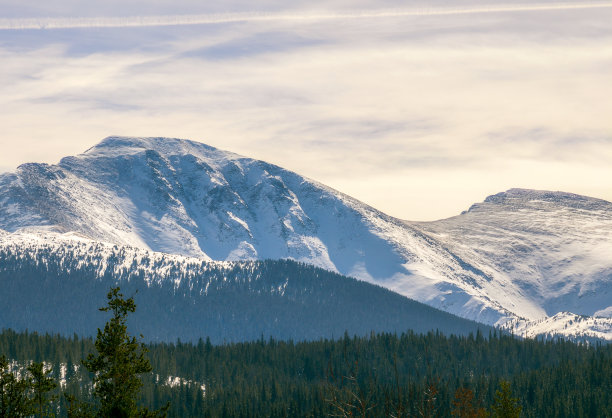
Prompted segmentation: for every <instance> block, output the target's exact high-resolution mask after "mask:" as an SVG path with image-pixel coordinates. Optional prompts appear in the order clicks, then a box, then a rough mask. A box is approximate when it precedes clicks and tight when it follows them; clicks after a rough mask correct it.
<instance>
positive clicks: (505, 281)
mask: <svg viewBox="0 0 612 418" xmlns="http://www.w3.org/2000/svg"><path fill="white" fill-rule="evenodd" d="M0 191H1V192H2V193H1V194H0V196H2V197H0V229H4V230H5V231H7V232H8V233H20V232H31V233H37V234H40V235H43V236H44V235H45V234H48V233H49V232H54V233H59V234H72V235H81V236H84V237H87V238H88V239H92V240H94V241H103V242H110V243H113V244H117V245H127V246H133V247H138V248H143V249H146V250H150V251H161V252H166V253H170V254H182V255H184V256H191V257H198V258H202V259H205V260H248V259H267V258H270V259H281V258H291V259H294V260H297V261H300V262H306V263H309V264H313V265H316V266H319V267H322V268H325V269H327V270H330V271H333V272H337V273H341V274H344V275H348V276H351V277H356V278H358V279H360V280H364V281H367V282H370V283H375V284H379V285H381V286H383V287H386V288H388V289H390V290H392V291H395V292H398V293H400V294H402V295H404V296H408V297H410V298H412V299H415V300H418V301H420V302H424V303H427V304H429V305H431V306H433V307H436V308H439V309H442V310H445V311H447V312H450V313H453V314H456V315H459V316H462V317H464V318H468V319H473V320H477V321H480V322H483V323H487V324H495V325H498V326H503V325H504V324H510V323H514V324H516V323H517V321H519V322H521V321H522V322H521V323H522V324H527V325H525V326H524V328H525V333H528V329H529V327H530V325H529V324H530V323H534V324H535V322H533V321H540V322H538V323H541V320H543V319H546V318H554V317H555V314H557V313H559V312H565V311H571V312H573V313H575V314H579V315H587V316H595V314H598V315H604V316H610V315H609V314H608V313H612V308H611V307H610V302H609V301H610V300H612V284H611V282H612V260H611V257H610V255H609V254H612V251H609V252H608V250H609V249H612V244H611V243H612V204H611V203H609V202H606V201H603V200H600V199H594V198H588V197H584V196H579V195H574V194H571V193H564V192H548V191H534V190H528V189H510V190H508V191H506V192H502V193H498V194H496V195H492V196H489V197H487V198H486V199H485V200H484V201H483V202H481V203H477V204H475V205H473V206H472V207H471V208H470V209H469V210H468V211H466V212H463V213H462V214H460V215H457V216H455V217H451V218H448V219H443V220H440V221H434V222H410V221H402V220H399V219H396V218H393V217H391V216H388V215H386V214H384V213H382V212H380V211H378V210H376V209H375V208H372V207H370V206H368V205H366V204H364V203H361V202H359V201H358V200H356V199H354V198H352V197H350V196H347V195H345V194H343V193H341V192H338V191H336V190H334V189H331V188H329V187H327V186H324V185H322V184H320V183H317V182H316V181H313V180H310V179H307V178H305V177H303V176H300V175H299V174H296V173H293V172H291V171H288V170H285V169H283V168H281V167H278V166H275V165H273V164H269V163H266V162H263V161H258V160H252V159H249V158H246V157H242V156H239V155H237V154H234V153H230V152H226V151H222V150H219V149H216V148H214V147H210V146H207V145H204V144H200V143H198V142H194V141H187V140H180V139H168V138H127V137H108V138H106V139H104V140H103V141H102V142H101V143H100V144H98V145H96V146H94V147H92V148H90V149H89V150H87V151H86V152H85V153H83V154H80V155H78V156H73V157H65V158H63V159H62V160H61V161H60V162H59V164H57V165H42V164H26V165H22V166H20V168H19V169H18V170H17V172H16V173H13V174H10V173H9V174H5V175H0ZM525 260H527V261H528V264H527V265H523V264H522V263H523V261H525ZM581 269H584V272H583V273H581V272H580V270H581ZM512 321H514V322H512ZM598 332H599V331H598ZM607 332H609V334H608V335H609V338H611V339H612V325H611V326H610V329H609V330H608V331H607Z"/></svg>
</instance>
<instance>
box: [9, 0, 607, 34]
mask: <svg viewBox="0 0 612 418" xmlns="http://www.w3.org/2000/svg"><path fill="white" fill-rule="evenodd" d="M611 7H612V2H592V3H591V2H575V3H545V4H505V5H504V4H502V5H486V6H476V7H473V6H472V7H469V6H467V7H440V6H437V7H418V8H411V9H391V10H364V11H352V12H312V11H310V12H305V11H301V12H297V13H286V12H242V13H214V14H198V15H165V16H121V17H64V18H58V17H37V18H13V19H7V18H5V19H0V30H25V29H76V28H119V27H146V26H181V25H206V24H220V23H236V22H270V21H294V22H300V21H302V22H308V21H322V20H346V19H373V18H389V17H395V18H397V17H414V16H449V15H450V16H452V15H465V14H483V13H508V12H512V13H516V12H533V11H539V12H541V11H557V10H575V9H600V8H611Z"/></svg>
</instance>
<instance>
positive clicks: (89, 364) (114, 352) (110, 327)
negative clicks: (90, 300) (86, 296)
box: [83, 287, 166, 418]
mask: <svg viewBox="0 0 612 418" xmlns="http://www.w3.org/2000/svg"><path fill="white" fill-rule="evenodd" d="M107 299H108V305H107V306H106V307H104V308H100V310H101V311H103V312H112V314H113V317H112V318H111V319H110V320H109V321H108V322H107V323H106V324H105V325H104V330H101V329H98V335H97V338H96V342H95V347H96V350H97V355H94V354H90V355H89V356H87V359H86V360H84V361H83V365H84V366H85V367H86V368H87V370H89V372H90V373H93V375H94V376H93V383H94V396H95V397H96V398H97V399H98V400H99V402H100V405H99V410H98V416H101V417H121V418H123V417H126V418H131V417H137V416H143V417H149V416H151V417H152V416H165V415H166V414H165V409H162V410H160V411H155V412H150V411H148V410H147V409H146V408H142V407H138V405H137V404H136V397H137V395H138V392H139V390H140V388H141V386H142V381H141V379H140V376H139V375H141V374H143V373H149V372H151V370H152V368H151V363H150V362H149V359H148V358H147V357H146V355H145V354H146V352H147V349H146V347H145V346H144V344H143V343H142V342H140V343H139V342H138V341H137V340H136V338H135V337H132V336H130V335H129V334H128V332H127V316H128V314H129V313H133V312H135V311H136V304H135V303H134V298H133V297H130V298H128V299H124V297H123V294H121V293H120V288H119V287H114V288H111V290H110V291H109V292H108V295H107Z"/></svg>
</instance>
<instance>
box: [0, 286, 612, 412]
mask: <svg viewBox="0 0 612 418" xmlns="http://www.w3.org/2000/svg"><path fill="white" fill-rule="evenodd" d="M134 309H135V304H134V300H133V298H127V299H126V298H124V297H123V295H121V293H120V292H119V289H112V290H111V292H110V293H109V294H108V304H107V306H106V307H104V308H102V310H104V311H106V312H109V313H111V314H112V318H111V320H109V321H108V322H107V323H106V325H105V327H104V328H102V329H99V330H98V334H97V337H96V339H95V340H94V339H92V338H80V337H78V336H76V335H75V336H73V337H71V338H67V337H63V336H59V335H38V334H36V333H27V332H22V333H16V332H13V331H10V330H6V331H4V332H2V333H0V353H3V354H5V355H6V357H5V358H4V359H3V360H2V363H0V366H1V372H2V383H1V384H0V392H1V393H0V396H1V397H2V398H1V399H0V405H2V406H1V407H0V408H5V406H4V405H9V404H11V405H15V403H14V402H13V401H11V402H13V403H10V402H8V401H7V400H8V399H17V400H18V401H19V400H21V401H22V403H21V404H20V405H22V406H23V409H21V410H20V411H21V412H14V411H17V410H16V409H13V410H11V411H12V412H10V413H8V412H6V411H8V409H2V411H3V412H0V416H28V415H38V416H50V415H52V414H55V415H58V416H90V417H91V416H164V415H166V416H169V417H185V416H203V417H224V416H225V417H255V416H270V417H293V416H314V417H317V416H372V417H376V416H387V417H418V416H420V417H423V416H426V417H434V416H437V417H450V416H458V417H482V416H491V417H499V416H506V417H513V416H523V417H595V416H597V417H609V416H612V412H611V411H612V347H611V346H610V345H602V344H591V345H585V344H575V343H572V342H568V341H563V340H556V341H537V340H531V339H527V340H520V339H517V338H515V337H512V336H509V335H505V334H501V333H499V332H496V331H492V332H490V333H489V334H488V335H483V334H482V333H476V335H469V336H453V335H451V336H445V335H443V334H441V333H438V332H430V333H427V334H416V333H413V332H406V333H403V334H399V335H398V334H391V333H381V334H374V333H372V334H371V335H369V336H367V337H362V336H350V335H349V334H347V333H345V335H344V336H343V337H341V338H339V339H321V340H318V341H310V342H294V341H291V340H286V341H281V340H275V339H264V338H263V337H261V338H260V339H258V340H257V341H252V342H246V343H230V344H212V343H211V341H210V339H200V340H198V341H197V342H195V343H192V342H181V341H180V340H178V341H176V342H175V343H154V344H153V343H152V344H146V345H144V344H143V343H142V342H139V341H138V340H137V339H135V338H134V337H131V336H130V335H129V334H128V332H127V322H126V319H127V316H128V315H129V314H131V313H132V312H133V310H134ZM120 353H122V354H121V355H119V354H120ZM7 358H8V359H11V361H8V360H6V359H7ZM116 358H119V360H115V361H110V359H116ZM32 361H34V362H32ZM43 362H44V364H43ZM11 364H13V366H12V370H9V369H11ZM15 364H17V365H19V364H21V365H23V366H24V367H23V368H22V371H23V373H21V374H18V373H15V370H16V366H15ZM50 366H52V368H51V367H50ZM32 368H36V369H35V372H36V373H38V377H35V375H34V371H32V370H30V369H32ZM33 370H34V369H33ZM11 376H12V377H11ZM43 381H44V382H46V383H45V385H46V386H45V385H40V386H38V388H37V387H36V385H35V382H43ZM4 382H8V383H4ZM20 385H21V386H20ZM16 393H21V395H19V396H17V397H15V394H16ZM11 396H13V398H11ZM17 403H19V402H17ZM6 408H8V407H6ZM3 414H4V415H3ZM19 414H21V415H19Z"/></svg>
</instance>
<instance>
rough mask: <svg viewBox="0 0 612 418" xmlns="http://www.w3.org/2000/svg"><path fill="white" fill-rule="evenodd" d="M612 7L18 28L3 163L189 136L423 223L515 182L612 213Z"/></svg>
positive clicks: (2, 71)
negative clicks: (107, 142)
mask: <svg viewBox="0 0 612 418" xmlns="http://www.w3.org/2000/svg"><path fill="white" fill-rule="evenodd" d="M602 4H604V3H599V4H598V7H599V8H596V9H595V8H588V7H583V6H588V5H589V4H588V3H587V4H582V3H580V4H575V5H574V3H572V4H570V5H562V6H563V7H561V6H558V7H559V8H556V9H555V7H557V6H556V5H555V4H550V3H549V4H543V5H542V6H541V7H542V8H543V10H535V9H524V10H523V9H520V10H519V9H517V7H518V6H512V10H507V11H504V10H501V9H499V7H500V6H495V7H498V9H497V10H496V11H495V12H494V13H489V12H486V13H485V12H472V14H469V13H460V14H450V13H448V14H444V15H441V14H439V15H405V16H400V17H398V16H397V15H388V16H384V15H382V13H388V12H387V11H382V12H372V11H369V12H367V13H368V14H367V15H362V14H360V15H357V14H355V13H352V14H351V13H348V14H347V13H331V14H328V15H329V16H333V17H328V18H320V16H319V18H314V17H315V16H317V15H316V14H313V13H311V14H310V15H309V16H311V18H308V19H306V20H297V19H296V20H292V19H293V18H289V19H285V18H281V17H282V16H285V17H287V16H298V15H299V16H303V14H302V12H299V13H298V12H283V13H280V12H278V13H276V12H274V13H266V14H264V15H265V16H266V18H265V19H267V20H265V19H264V20H263V21H262V20H257V19H255V20H247V21H244V20H240V21H238V20H228V21H226V22H225V23H223V24H216V25H202V24H198V25H196V24H185V25H177V26H137V27H99V28H74V27H67V28H63V29H59V28H58V29H56V30H5V31H4V32H3V33H2V37H0V61H1V62H2V63H3V65H2V66H1V67H0V107H1V108H2V109H3V112H1V113H0V126H2V128H3V129H2V135H1V136H0V149H2V153H1V154H0V167H15V166H16V165H17V164H19V163H21V162H26V161H44V162H56V161H57V160H58V159H59V158H60V157H62V156H64V155H69V154H75V153H78V152H81V151H83V150H84V149H86V148H88V147H89V146H91V145H93V144H94V143H95V142H97V141H99V140H100V139H101V138H103V137H105V136H107V135H110V134H121V135H154V136H173V137H184V138H191V139H195V140H200V141H202V142H206V143H208V144H210V145H213V146H217V147H220V148H225V149H229V150H231V151H234V152H238V153H240V154H243V155H248V156H252V157H256V158H261V159H265V160H268V161H271V162H273V163H276V164H279V165H282V166H284V167H287V168H289V169H292V170H294V171H297V172H300V173H302V174H305V175H307V176H309V177H312V178H314V179H317V180H320V181H322V182H324V183H327V184H329V185H331V186H332V187H335V188H337V189H339V190H342V191H344V192H347V193H349V194H352V195H354V196H355V197H357V198H359V199H362V200H364V201H366V202H368V203H370V204H372V205H374V206H376V207H378V208H380V209H382V210H384V211H387V212H389V213H390V214H393V215H396V216H398V217H402V218H407V219H432V218H440V217H444V216H450V215H453V214H456V213H458V212H460V211H461V210H463V209H465V208H467V207H469V205H470V204H471V203H473V201H477V200H481V199H482V198H484V196H485V195H486V194H489V193H496V192H499V191H501V190H504V189H507V188H510V187H515V186H517V187H533V188H544V189H555V190H566V191H570V192H577V193H584V194H590V195H595V196H598V197H602V198H606V199H609V200H612V166H611V165H610V164H609V161H610V160H611V159H612V126H611V125H610V123H609V115H610V114H612V101H610V97H612V83H610V68H611V67H610V65H611V63H612V27H610V25H609V22H610V21H611V19H612V8H610V7H609V6H605V7H604V6H601V5H602ZM605 4H608V3H605ZM536 6H537V5H536ZM566 6H567V7H566ZM574 6H580V8H572V7H574ZM534 7H535V6H534ZM472 9H473V10H476V7H473V8H472ZM444 10H447V11H448V12H450V9H444ZM206 16H208V17H209V18H210V17H211V15H206ZM214 16H217V15H214ZM230 16H233V18H236V17H241V16H242V18H245V17H249V16H252V14H245V13H242V14H237V15H235V14H232V15H230ZM49 21H53V22H56V23H58V22H59V23H61V22H64V23H66V21H62V20H61V19H59V20H58V19H56V20H53V19H51V20H49ZM298 21H299V22H300V24H296V22H298ZM11 22H13V23H15V22H18V21H11ZM19 22H22V23H23V21H19ZM78 22H81V23H87V22H89V23H91V22H92V21H91V20H90V21H87V20H79V21H78ZM117 22H119V21H117ZM5 23H6V22H5ZM13 23H12V24H13ZM68 23H69V22H68ZM94 23H95V22H94ZM145 23H146V22H145Z"/></svg>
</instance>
